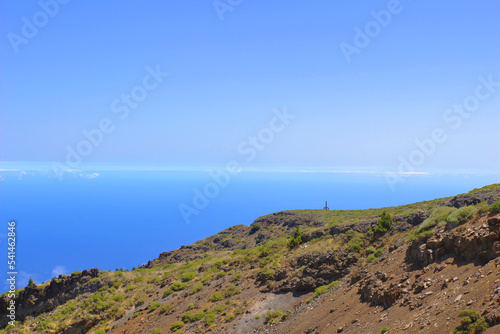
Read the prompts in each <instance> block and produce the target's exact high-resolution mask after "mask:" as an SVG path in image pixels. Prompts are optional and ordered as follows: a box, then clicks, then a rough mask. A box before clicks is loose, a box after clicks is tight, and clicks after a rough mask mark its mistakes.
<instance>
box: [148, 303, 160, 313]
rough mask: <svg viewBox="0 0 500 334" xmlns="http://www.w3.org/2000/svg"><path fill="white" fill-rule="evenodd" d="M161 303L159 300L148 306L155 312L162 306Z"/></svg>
mask: <svg viewBox="0 0 500 334" xmlns="http://www.w3.org/2000/svg"><path fill="white" fill-rule="evenodd" d="M160 306H161V304H160V303H158V302H152V303H151V305H150V306H149V307H148V310H149V312H153V311H154V310H156V309H157V308H158V307H160Z"/></svg>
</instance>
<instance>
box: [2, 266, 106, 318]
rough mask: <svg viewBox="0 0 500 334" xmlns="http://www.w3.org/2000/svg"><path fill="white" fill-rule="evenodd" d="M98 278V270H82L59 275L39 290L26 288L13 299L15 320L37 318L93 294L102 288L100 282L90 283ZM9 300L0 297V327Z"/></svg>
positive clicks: (34, 287)
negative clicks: (79, 296) (15, 306)
mask: <svg viewBox="0 0 500 334" xmlns="http://www.w3.org/2000/svg"><path fill="white" fill-rule="evenodd" d="M98 276H99V269H96V268H94V269H89V270H84V271H83V272H81V273H79V274H71V275H59V277H58V278H57V279H56V278H54V279H52V281H51V282H50V284H49V285H47V286H46V287H43V288H42V289H39V288H38V287H37V285H30V286H27V287H26V288H25V289H24V290H22V291H21V292H20V293H19V295H18V296H17V297H16V298H15V301H16V305H17V308H16V320H20V321H22V320H23V319H25V318H26V317H27V316H37V315H38V314H41V313H45V312H49V311H52V310H53V309H54V308H55V307H57V306H58V305H61V304H63V303H65V302H66V301H68V300H70V299H74V298H75V297H77V296H78V295H80V294H83V293H86V292H95V291H97V290H99V288H101V287H102V283H101V282H100V281H96V282H94V283H92V282H90V280H92V279H93V278H96V277H98ZM9 302H10V299H9V298H8V297H7V296H6V295H2V296H1V297H0V310H1V311H0V316H1V320H0V326H4V325H6V324H7V321H8V318H7V317H6V315H7V306H8V305H9Z"/></svg>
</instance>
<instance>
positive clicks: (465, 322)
mask: <svg viewBox="0 0 500 334" xmlns="http://www.w3.org/2000/svg"><path fill="white" fill-rule="evenodd" d="M458 317H459V318H460V326H457V327H455V329H454V330H453V332H454V333H457V334H469V333H471V334H481V333H483V332H484V331H485V330H487V329H488V327H489V326H488V323H487V322H486V319H485V318H483V317H479V313H478V312H477V311H476V310H462V311H460V312H458Z"/></svg>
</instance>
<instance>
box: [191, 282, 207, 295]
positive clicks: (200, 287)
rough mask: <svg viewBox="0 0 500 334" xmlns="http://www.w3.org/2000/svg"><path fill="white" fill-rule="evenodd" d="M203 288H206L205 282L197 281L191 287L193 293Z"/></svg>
mask: <svg viewBox="0 0 500 334" xmlns="http://www.w3.org/2000/svg"><path fill="white" fill-rule="evenodd" d="M203 288H204V285H203V283H200V282H198V283H196V284H195V285H194V286H193V288H192V289H191V294H195V293H197V292H199V291H201V290H203Z"/></svg>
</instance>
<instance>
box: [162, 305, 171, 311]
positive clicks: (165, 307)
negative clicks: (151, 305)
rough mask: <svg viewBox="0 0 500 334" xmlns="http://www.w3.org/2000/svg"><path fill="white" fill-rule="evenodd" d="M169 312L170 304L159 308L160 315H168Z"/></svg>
mask: <svg viewBox="0 0 500 334" xmlns="http://www.w3.org/2000/svg"><path fill="white" fill-rule="evenodd" d="M168 312H170V304H165V305H163V306H162V307H161V308H160V313H168Z"/></svg>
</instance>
